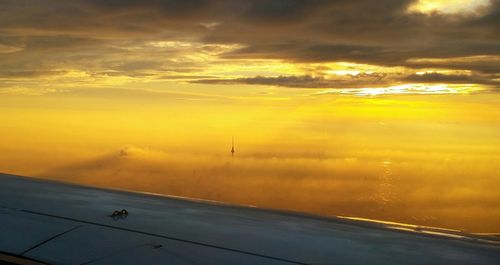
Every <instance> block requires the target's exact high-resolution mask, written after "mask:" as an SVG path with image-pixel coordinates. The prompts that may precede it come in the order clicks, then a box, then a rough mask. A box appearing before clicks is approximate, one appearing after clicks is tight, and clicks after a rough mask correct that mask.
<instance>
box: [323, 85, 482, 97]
mask: <svg viewBox="0 0 500 265" xmlns="http://www.w3.org/2000/svg"><path fill="white" fill-rule="evenodd" d="M483 90H485V88H483V87H480V86H477V85H470V84H465V85H450V84H404V85H397V86H390V87H381V88H368V87H366V88H345V89H327V90H323V91H321V92H318V93H314V95H325V94H349V95H357V96H379V95H393V94H411V95H417V94H418V95H445V94H470V93H474V92H479V91H483Z"/></svg>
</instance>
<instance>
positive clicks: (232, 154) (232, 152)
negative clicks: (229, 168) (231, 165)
mask: <svg viewBox="0 0 500 265" xmlns="http://www.w3.org/2000/svg"><path fill="white" fill-rule="evenodd" d="M233 157H234V136H233V141H232V144H231V158H233Z"/></svg>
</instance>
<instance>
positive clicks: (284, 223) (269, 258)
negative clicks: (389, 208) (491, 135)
mask: <svg viewBox="0 0 500 265" xmlns="http://www.w3.org/2000/svg"><path fill="white" fill-rule="evenodd" d="M0 183H1V185H0V254H1V253H3V254H2V255H0V264H3V262H6V260H7V259H5V258H2V257H4V256H5V255H12V256H16V257H21V258H29V259H31V260H35V261H39V262H43V263H48V264H181V265H182V264H218V265H220V264H239V265H240V264H252V265H253V264H332V265H336V264H349V265H354V264H500V245H499V244H497V243H495V242H494V241H489V239H488V238H486V237H479V236H475V235H468V234H462V233H460V232H457V231H451V230H439V229H430V228H429V229H427V228H423V229H414V231H412V229H411V226H404V225H397V224H381V223H371V222H365V221H353V220H345V219H340V218H339V219H335V218H315V217H312V216H306V215H300V214H292V213H284V212H278V211H266V210H261V209H255V208H250V207H239V206H228V205H223V204H218V203H211V202H202V201H193V200H186V199H179V198H173V197H168V196H155V195H148V194H142V193H132V192H123V191H112V190H104V189H97V188H89V187H82V186H76V185H70V184H63V183H57V182H51V181H44V180H36V179H31V178H24V177H18V176H12V175H4V174H0ZM121 209H126V210H127V211H128V212H129V214H128V216H126V217H125V216H123V217H119V218H112V217H111V216H110V214H111V213H113V211H115V210H121ZM409 227H410V228H409ZM403 230H406V231H403ZM2 259H4V261H2ZM7 264H10V263H8V262H7ZM24 264H27V263H24Z"/></svg>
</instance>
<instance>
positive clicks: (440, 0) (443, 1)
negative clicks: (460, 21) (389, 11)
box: [409, 0, 491, 14]
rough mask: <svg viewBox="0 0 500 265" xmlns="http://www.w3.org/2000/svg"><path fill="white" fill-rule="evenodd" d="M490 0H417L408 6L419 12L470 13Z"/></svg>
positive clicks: (412, 10)
mask: <svg viewBox="0 0 500 265" xmlns="http://www.w3.org/2000/svg"><path fill="white" fill-rule="evenodd" d="M490 3H491V1H490V0H419V1H416V2H415V3H414V4H413V5H411V6H410V7H409V11H410V12H419V13H433V12H439V13H446V14H453V13H470V12H474V11H476V10H477V9H479V8H480V7H484V6H488V5H489V4H490Z"/></svg>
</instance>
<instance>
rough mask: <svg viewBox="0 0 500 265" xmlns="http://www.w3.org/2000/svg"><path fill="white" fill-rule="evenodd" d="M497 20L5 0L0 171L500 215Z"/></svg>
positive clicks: (350, 5) (274, 1)
mask: <svg viewBox="0 0 500 265" xmlns="http://www.w3.org/2000/svg"><path fill="white" fill-rule="evenodd" d="M499 36H500V1H497V0H489V1H488V0H461V1H456V0H448V1H441V0H439V1H432V0H387V1H368V0H358V1H346V0H335V1H326V0H325V1H321V0H308V1H305V0H267V1H264V0H232V1H229V0H228V1H223V0H220V1H215V0H182V1H181V0H141V1H140V0H100V1H97V0H74V1H63V0H36V1H35V0H2V1H0V139H2V140H1V141H0V172H5V173H12V174H20V175H27V176H32V177H38V178H49V179H57V180H62V181H68V182H73V183H81V184H86V185H95V186H100V187H108V188H121V189H129V190H135V191H146V192H153V193H161V194H170V195H177V196H186V197H194V198H203V199H210V200H218V201H224V202H228V203H237V204H246V205H254V206H258V207H263V208H277V209H286V210H291V211H300V212H307V213H312V214H319V215H327V216H335V215H340V216H355V217H361V218H372V219H380V220H389V221H397V222H406V223H412V224H422V225H432V226H441V227H448V228H454V229H461V230H466V231H472V232H500V223H499V222H498V220H500V195H499V194H498V192H497V190H498V189H499V188H500V175H498V172H499V170H500V165H499V163H498V161H500V160H499V159H500V138H499V137H498V136H499V135H500V107H499V106H500V94H499V92H500V70H499V69H500V39H499ZM233 137H234V141H235V149H236V152H235V155H234V157H231V153H230V150H231V140H232V138H233Z"/></svg>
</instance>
